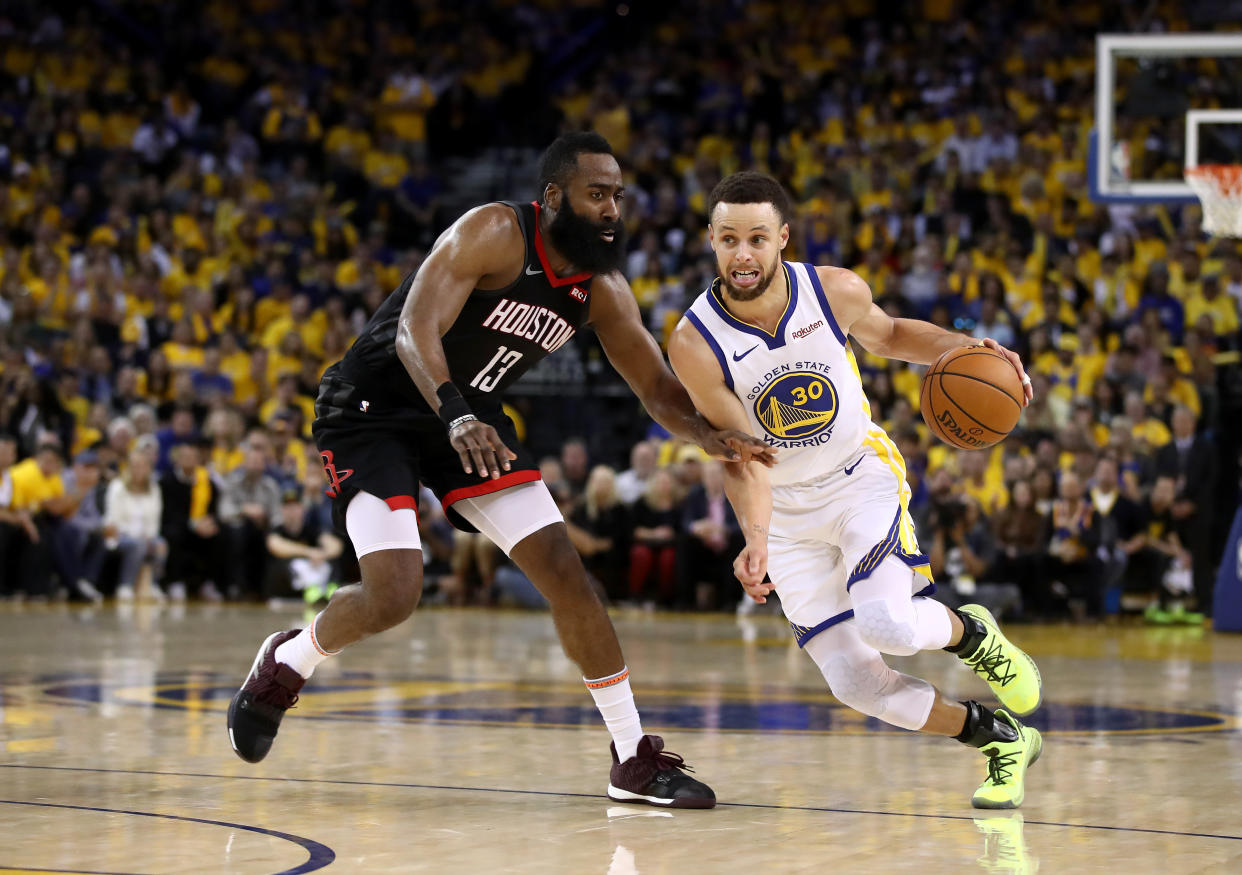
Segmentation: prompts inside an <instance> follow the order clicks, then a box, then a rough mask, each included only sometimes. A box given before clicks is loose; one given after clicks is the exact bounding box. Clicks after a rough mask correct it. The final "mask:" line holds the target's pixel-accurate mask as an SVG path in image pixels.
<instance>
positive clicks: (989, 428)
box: [936, 371, 1013, 449]
mask: <svg viewBox="0 0 1242 875" xmlns="http://www.w3.org/2000/svg"><path fill="white" fill-rule="evenodd" d="M936 376H937V377H938V378H939V380H938V382H939V383H940V394H941V395H943V396H944V397H945V400H946V401H948V402H949V403H950V404H952V405H953V406H954V407H956V408H957V411H958V412H959V413H961V414H962V416H964V417H966V418H967V419H969V420H970V421H971V422H973V423H975V425H977V426H979V427H980V428H982V429H984V430H985V431H990V432H991V433H992V434H998V435H1000V438H998V440H1003V439H1004V437H1005V435H1007V434H1008V433H1009V432H1007V431H1000V430H999V429H995V428H992V426H990V425H988V424H987V423H985V422H984V421H983V420H981V419H979V418H978V417H976V416H972V415H971V413H970V411H969V410H967V409H966V408H965V407H963V406H962V405H961V404H959V403H958V402H957V399H956V398H954V397H953V396H952V395H950V394H949V390H948V388H947V387H946V386H945V385H944V378H945V372H944V371H937V372H936ZM953 376H959V377H960V376H963V375H962V374H954V375H953ZM979 382H980V383H983V384H984V385H985V386H988V387H990V388H992V389H995V388H996V387H995V386H993V385H992V384H991V383H989V382H988V381H987V380H979ZM1001 394H1002V395H1004V394H1005V393H1004V391H1001ZM1006 397H1008V396H1006ZM1010 400H1013V399H1010ZM994 443H995V441H994ZM963 449H976V448H975V447H963ZM977 449H983V448H982V447H979V448H977Z"/></svg>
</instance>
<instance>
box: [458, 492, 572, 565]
mask: <svg viewBox="0 0 1242 875" xmlns="http://www.w3.org/2000/svg"><path fill="white" fill-rule="evenodd" d="M453 509H454V510H455V511H457V512H458V513H459V514H461V515H462V517H463V518H464V519H465V520H466V521H467V522H468V523H470V525H472V526H474V527H475V528H476V529H478V530H479V531H480V532H482V533H483V534H484V535H487V537H488V538H490V539H491V541H492V543H493V544H495V545H496V546H497V547H499V548H500V549H501V550H503V551H504V553H505V555H506V556H507V555H509V553H510V552H512V550H513V548H514V547H515V546H517V544H518V543H519V542H520V541H521V540H522V539H523V538H525V537H526V536H528V535H533V534H534V533H535V532H537V531H539V530H540V529H542V528H545V527H546V526H550V525H552V524H553V523H559V522H563V521H564V520H565V517H564V516H563V515H562V514H561V511H560V508H558V507H557V506H556V499H554V498H553V497H552V493H551V492H549V491H548V487H547V486H546V485H544V482H543V481H542V480H534V481H531V482H530V483H520V484H518V485H517V486H510V487H509V488H507V489H501V490H500V491H498V492H490V493H488V494H486V495H477V496H474V497H473V498H463V499H462V500H461V501H459V502H457V503H456V504H454V505H453Z"/></svg>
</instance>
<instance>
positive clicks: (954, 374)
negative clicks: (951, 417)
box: [936, 371, 1022, 415]
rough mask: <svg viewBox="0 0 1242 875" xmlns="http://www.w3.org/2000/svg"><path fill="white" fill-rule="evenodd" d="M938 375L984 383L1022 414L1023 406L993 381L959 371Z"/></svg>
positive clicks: (940, 372) (939, 373) (939, 372)
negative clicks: (1010, 402)
mask: <svg viewBox="0 0 1242 875" xmlns="http://www.w3.org/2000/svg"><path fill="white" fill-rule="evenodd" d="M936 373H937V375H939V376H941V377H961V378H962V379H963V380H974V381H975V382H976V383H983V384H984V385H985V386H991V387H992V388H993V389H995V390H996V391H997V392H1000V393H1001V394H1002V395H1004V396H1005V397H1006V398H1008V399H1009V400H1010V401H1012V402H1013V405H1014V407H1017V408H1018V413H1019V415H1020V414H1021V413H1022V405H1021V404H1020V403H1019V402H1018V400H1017V399H1016V398H1014V397H1013V396H1012V395H1010V394H1009V393H1008V392H1006V391H1005V390H1004V389H1002V388H1001V387H1000V386H998V385H996V384H995V383H993V382H992V381H991V380H985V379H983V377H976V376H975V375H974V374H963V373H960V372H958V371H937V372H936ZM955 403H956V402H955Z"/></svg>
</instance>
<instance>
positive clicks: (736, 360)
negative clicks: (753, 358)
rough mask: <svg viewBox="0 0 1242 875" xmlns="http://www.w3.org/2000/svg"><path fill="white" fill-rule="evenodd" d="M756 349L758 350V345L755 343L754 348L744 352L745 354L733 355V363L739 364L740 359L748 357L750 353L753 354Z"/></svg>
mask: <svg viewBox="0 0 1242 875" xmlns="http://www.w3.org/2000/svg"><path fill="white" fill-rule="evenodd" d="M758 348H759V344H757V343H756V344H755V345H754V346H752V347H751V348H750V349H748V350H746V352H744V353H742V354H741V355H738V354H737V353H733V360H734V361H735V362H740V361H741V360H742V359H744V358H746V356H748V355H750V354H751V353H752V352H754V351H755V350H757V349H758Z"/></svg>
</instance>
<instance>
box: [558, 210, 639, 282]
mask: <svg viewBox="0 0 1242 875" xmlns="http://www.w3.org/2000/svg"><path fill="white" fill-rule="evenodd" d="M604 231H612V232H613V236H612V241H611V242H609V241H607V240H604V239H603V238H602V237H600V236H599V235H600V234H602V233H603V232H604ZM548 237H549V238H550V239H551V240H552V245H553V246H555V247H556V248H557V250H559V251H560V252H561V254H562V255H564V256H565V257H566V258H568V259H569V263H570V264H572V265H573V266H574V267H576V268H578V269H579V270H582V271H585V272H587V273H600V274H602V273H611V272H612V271H614V270H619V269H620V268H621V265H622V264H623V263H624V262H625V225H624V224H622V222H621V220H620V219H618V220H617V221H615V222H600V223H599V224H596V223H595V222H592V221H591V220H590V219H587V218H584V217H583V216H581V215H579V214H578V213H575V212H574V208H573V207H572V206H570V205H569V199H568V198H562V199H561V208H560V210H558V211H557V213H556V218H554V219H553V220H552V223H551V224H550V225H548Z"/></svg>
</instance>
